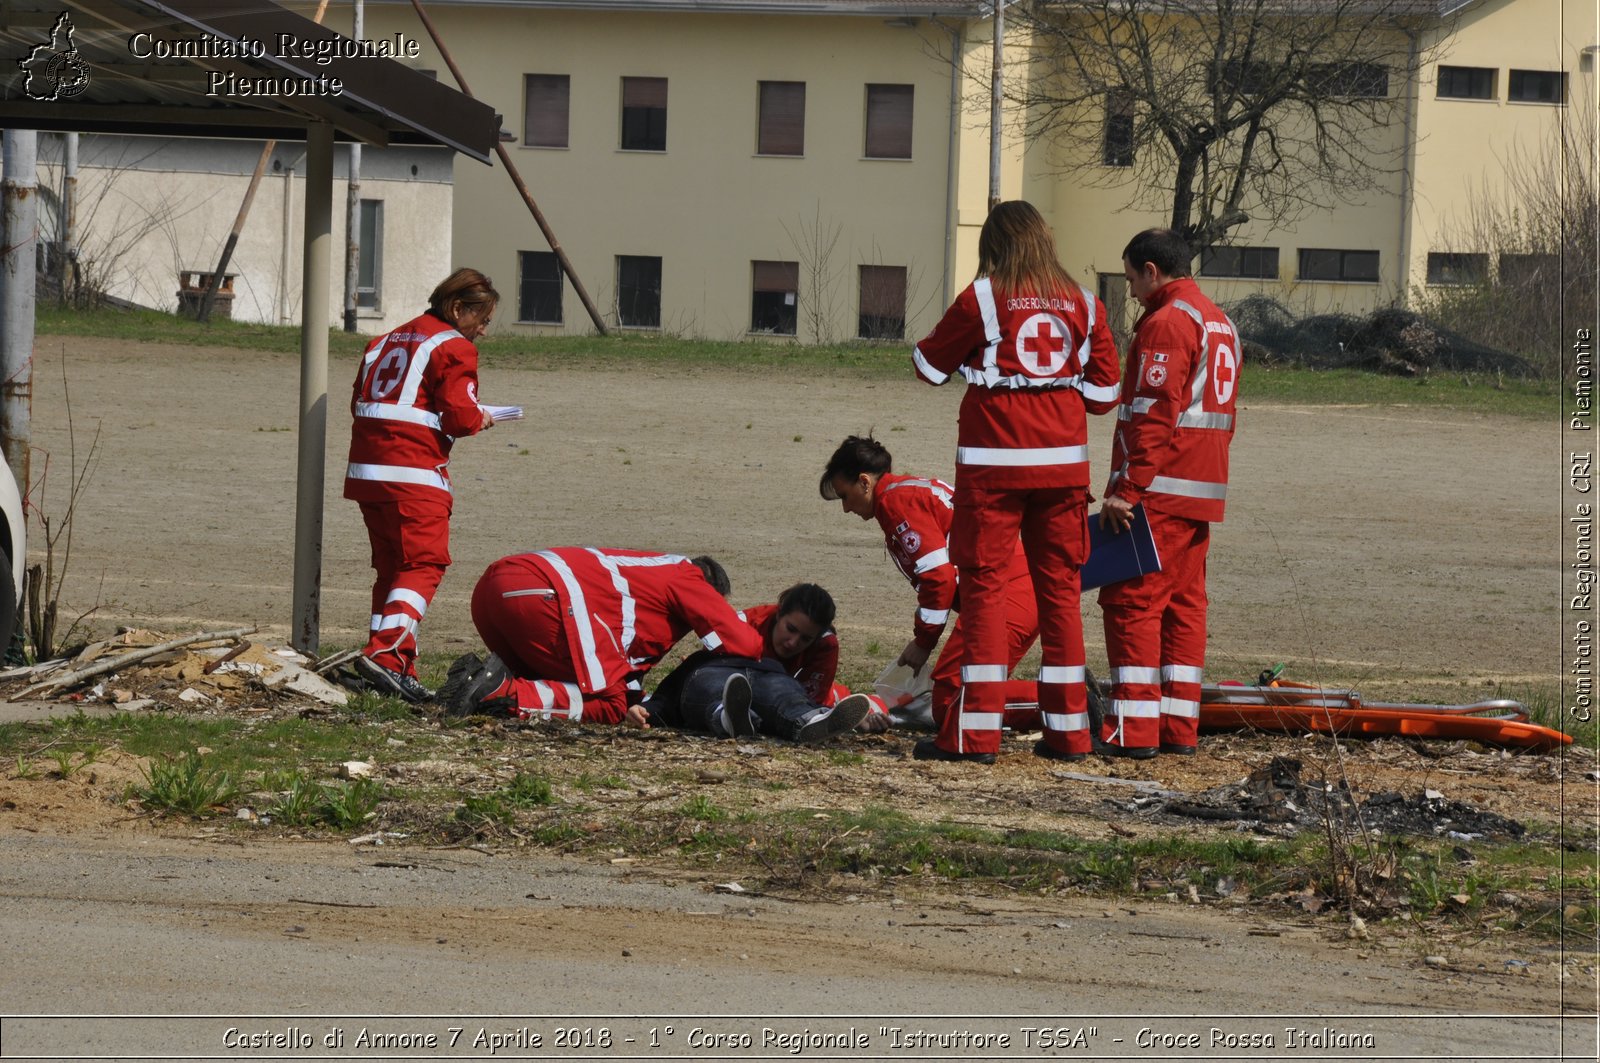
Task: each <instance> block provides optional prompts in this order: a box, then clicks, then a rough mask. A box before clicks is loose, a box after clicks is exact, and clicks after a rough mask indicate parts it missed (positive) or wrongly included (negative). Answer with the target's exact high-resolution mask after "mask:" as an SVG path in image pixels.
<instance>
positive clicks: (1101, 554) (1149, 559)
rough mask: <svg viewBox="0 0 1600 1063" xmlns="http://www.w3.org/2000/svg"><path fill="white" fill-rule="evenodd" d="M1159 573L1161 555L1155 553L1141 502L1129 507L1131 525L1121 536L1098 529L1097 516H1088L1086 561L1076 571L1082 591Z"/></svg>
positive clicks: (1153, 542)
mask: <svg viewBox="0 0 1600 1063" xmlns="http://www.w3.org/2000/svg"><path fill="white" fill-rule="evenodd" d="M1160 571H1161V555H1160V554H1158V553H1156V541H1155V538H1154V537H1153V536H1152V535H1151V534H1150V521H1149V519H1148V518H1147V517H1145V515H1144V503H1143V502H1141V503H1139V504H1138V505H1136V506H1134V507H1133V524H1132V525H1131V526H1129V528H1128V530H1127V531H1125V532H1123V533H1122V534H1121V535H1112V534H1111V533H1110V532H1109V531H1107V530H1105V529H1104V528H1102V527H1101V526H1100V514H1098V513H1091V514H1089V560H1087V561H1085V562H1084V563H1083V568H1082V569H1081V570H1080V575H1081V576H1082V577H1083V589H1084V590H1086V591H1087V590H1092V589H1094V588H1095V587H1104V586H1105V585H1106V584H1108V583H1120V582H1122V581H1123V580H1125V579H1134V578H1136V577H1138V576H1143V575H1145V574H1146V573H1148V572H1160Z"/></svg>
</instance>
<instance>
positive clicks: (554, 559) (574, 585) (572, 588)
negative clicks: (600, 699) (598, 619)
mask: <svg viewBox="0 0 1600 1063" xmlns="http://www.w3.org/2000/svg"><path fill="white" fill-rule="evenodd" d="M534 556H536V557H542V558H544V560H545V562H546V563H547V564H548V565H549V566H550V567H551V569H553V570H554V571H555V574H556V578H557V579H559V580H560V581H561V584H562V586H564V587H566V588H567V604H568V605H569V606H571V608H572V617H573V619H574V620H576V621H577V624H578V648H579V649H580V650H581V651H582V652H583V667H585V668H587V669H588V671H589V685H590V686H591V687H593V688H594V689H595V690H604V689H605V685H606V670H605V668H604V667H602V666H601V664H600V658H599V656H597V655H596V654H595V645H594V626H593V624H594V621H593V619H592V618H591V617H590V616H589V605H588V603H587V602H586V601H585V600H584V597H583V587H582V585H580V584H579V583H578V577H577V576H574V575H573V574H572V569H571V568H570V567H569V566H568V565H567V563H566V562H565V561H564V560H562V559H561V557H560V556H559V555H557V554H555V553H552V552H551V551H549V550H540V551H539V552H538V553H537V554H535V555H534Z"/></svg>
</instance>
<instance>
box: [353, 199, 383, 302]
mask: <svg viewBox="0 0 1600 1063" xmlns="http://www.w3.org/2000/svg"><path fill="white" fill-rule="evenodd" d="M359 215H360V217H359V219H358V220H357V223H356V224H357V226H358V229H357V237H356V238H357V239H358V240H360V241H361V247H360V251H359V253H358V254H357V255H356V308H357V309H358V310H382V309H383V200H381V199H363V200H362V201H361V206H360V208H359Z"/></svg>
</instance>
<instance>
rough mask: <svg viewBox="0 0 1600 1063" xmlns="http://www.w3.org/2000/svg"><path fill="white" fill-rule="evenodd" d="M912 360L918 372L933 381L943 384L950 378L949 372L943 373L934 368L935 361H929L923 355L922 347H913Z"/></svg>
mask: <svg viewBox="0 0 1600 1063" xmlns="http://www.w3.org/2000/svg"><path fill="white" fill-rule="evenodd" d="M911 361H912V364H914V365H915V366H916V367H917V372H919V373H921V374H922V375H923V377H924V378H926V379H927V380H928V381H929V382H931V383H934V384H943V383H944V382H945V381H946V380H949V379H950V374H949V373H941V372H940V371H939V370H938V369H936V368H934V365H933V363H932V362H930V361H928V359H927V357H926V356H925V355H923V353H922V348H921V347H914V348H912V350H911Z"/></svg>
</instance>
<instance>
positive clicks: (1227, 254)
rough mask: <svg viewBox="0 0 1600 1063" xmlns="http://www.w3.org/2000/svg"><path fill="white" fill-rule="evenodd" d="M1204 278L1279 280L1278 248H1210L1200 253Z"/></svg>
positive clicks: (1201, 273) (1201, 271)
mask: <svg viewBox="0 0 1600 1063" xmlns="http://www.w3.org/2000/svg"><path fill="white" fill-rule="evenodd" d="M1200 275H1201V276H1202V277H1256V278H1260V279H1265V280H1277V279H1278V249H1277V248H1276V247H1208V248H1206V249H1205V250H1204V251H1202V252H1201V253H1200Z"/></svg>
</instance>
